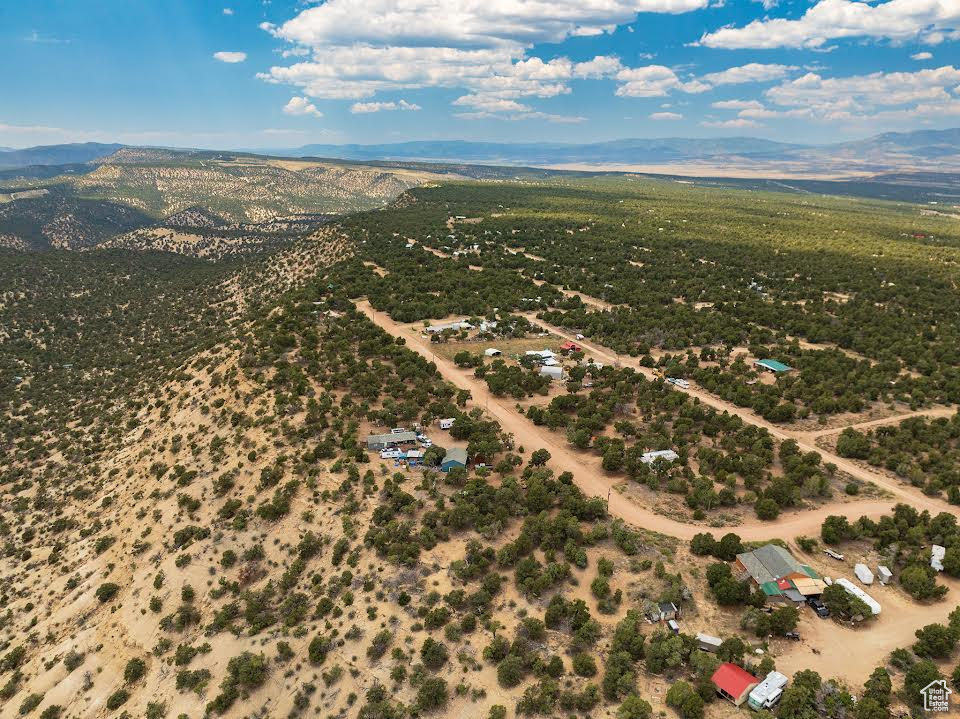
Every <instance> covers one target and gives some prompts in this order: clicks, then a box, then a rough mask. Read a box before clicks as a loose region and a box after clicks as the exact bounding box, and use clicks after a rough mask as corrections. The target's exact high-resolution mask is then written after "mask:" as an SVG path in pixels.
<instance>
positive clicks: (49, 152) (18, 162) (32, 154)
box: [0, 142, 123, 170]
mask: <svg viewBox="0 0 960 719" xmlns="http://www.w3.org/2000/svg"><path fill="white" fill-rule="evenodd" d="M121 147H123V145H119V144H103V143H99V142H77V143H69V144H65V145H38V146H37V147H27V148H24V149H22V150H14V149H10V148H0V170H2V169H8V168H17V167H29V166H31V165H71V164H78V163H84V162H93V161H95V160H99V159H102V158H104V157H107V156H108V155H112V154H113V153H114V152H116V151H117V150H119V149H120V148H121Z"/></svg>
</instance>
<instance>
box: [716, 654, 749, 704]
mask: <svg viewBox="0 0 960 719" xmlns="http://www.w3.org/2000/svg"><path fill="white" fill-rule="evenodd" d="M710 681H711V682H712V683H713V686H714V687H716V689H717V694H719V695H720V696H722V697H724V698H725V699H729V700H730V701H732V702H733V703H734V705H735V706H740V705H741V704H743V703H744V702H745V701H746V700H747V696H748V695H749V694H750V692H751V691H752V690H753V688H754V687H755V686H757V685H758V684H759V683H760V680H759V679H757V678H756V677H755V676H753V674H751V673H750V672H748V671H747V670H746V669H744V668H743V667H738V666H737V665H736V664H732V663H731V662H725V663H724V664H721V665H720V666H719V667H717V671H715V672H714V673H713V676H712V677H710Z"/></svg>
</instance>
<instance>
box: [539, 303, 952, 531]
mask: <svg viewBox="0 0 960 719" xmlns="http://www.w3.org/2000/svg"><path fill="white" fill-rule="evenodd" d="M526 316H527V318H528V319H530V320H531V321H533V322H536V323H538V324H540V325H541V326H543V327H545V328H546V329H548V330H550V331H551V332H553V333H554V334H556V335H558V336H560V337H562V338H563V339H567V340H571V341H575V342H576V343H577V344H579V345H580V346H581V347H582V348H583V350H584V353H585V354H587V355H592V356H593V357H595V358H597V359H603V360H605V361H607V362H610V363H619V364H620V365H621V366H626V367H632V368H633V369H635V370H637V371H638V372H641V373H642V374H644V375H646V376H647V377H648V378H650V379H653V378H654V377H656V375H655V373H654V371H653V370H652V369H650V368H649V367H644V366H642V365H641V364H640V363H639V361H638V360H637V359H636V358H634V357H630V356H627V355H619V354H617V353H615V352H614V351H613V350H610V349H608V348H606V347H603V346H602V345H599V344H597V343H595V342H590V341H588V340H577V339H575V335H574V334H573V333H571V332H569V331H567V330H564V329H562V328H560V327H556V326H554V325H551V324H549V323H547V322H544V321H543V320H540V319H537V317H536V314H535V313H532V312H529V313H526ZM676 389H677V391H679V392H685V393H686V394H689V395H691V396H692V397H696V398H697V399H699V400H700V401H701V402H703V403H704V404H706V405H709V406H710V407H713V408H715V409H717V410H720V411H725V412H728V413H730V414H735V415H737V416H738V417H740V418H741V419H743V420H744V421H745V422H749V423H750V424H753V425H756V426H758V427H763V428H764V429H766V430H767V431H768V432H770V434H771V435H773V436H774V437H776V438H777V439H780V440H786V439H792V440H794V441H796V443H797V444H798V445H799V447H800V449H801V450H802V451H804V452H819V453H820V455H821V456H822V457H823V461H824V462H831V463H833V464H835V465H836V466H837V468H838V469H840V470H842V471H844V472H846V473H847V474H849V475H850V476H851V477H854V478H855V479H859V480H861V481H863V482H870V483H872V484H875V485H876V486H878V487H880V488H881V489H883V490H885V491H887V492H889V493H890V494H892V495H893V497H894V498H895V499H896V500H897V501H899V502H907V503H909V504H911V505H913V506H914V507H916V508H917V509H921V510H923V509H928V510H930V511H931V512H933V513H934V514H937V513H939V512H953V511H955V509H954V508H953V507H951V506H950V505H949V504H948V503H947V502H945V501H943V500H941V499H937V498H935V497H928V496H927V495H925V494H923V492H921V491H920V490H918V489H916V488H914V487H911V486H908V485H905V484H903V483H901V482H898V481H896V480H893V479H890V478H888V477H884V476H882V475H880V474H878V473H876V472H872V471H870V470H869V469H866V468H864V467H861V466H860V465H859V464H857V463H856V462H852V461H850V460H848V459H844V458H843V457H840V456H839V455H837V454H834V453H833V452H829V451H827V450H824V449H820V448H819V447H817V446H816V445H815V444H814V442H815V440H816V437H817V433H816V432H794V431H790V430H786V429H784V428H782V427H778V426H777V425H775V424H773V423H771V422H768V421H767V420H765V419H763V417H761V416H760V415H758V414H756V413H754V412H752V411H750V410H748V409H745V408H743V407H738V406H737V405H735V404H733V403H732V402H728V401H726V400H724V399H721V398H720V397H717V396H716V395H713V394H710V393H709V392H705V391H703V390H700V389H697V388H696V387H690V388H689V389H680V388H679V387H677V388H676ZM943 409H944V410H947V409H948V408H943ZM938 411H941V410H929V412H938ZM904 418H905V417H904V416H903V415H901V416H900V419H904ZM896 419H897V418H887V419H884V420H878V423H885V422H890V421H896ZM868 424H869V423H868ZM842 430H843V428H842V427H838V428H835V429H832V430H829V432H840V431H842ZM886 504H887V506H888V507H889V506H892V505H891V503H889V502H888V503H886ZM852 506H855V505H847V508H850V507H852ZM834 511H836V510H834ZM804 516H806V515H804ZM779 524H780V523H779V522H778V525H779Z"/></svg>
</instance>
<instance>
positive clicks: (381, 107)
mask: <svg viewBox="0 0 960 719" xmlns="http://www.w3.org/2000/svg"><path fill="white" fill-rule="evenodd" d="M421 109H423V108H421V107H420V106H419V105H417V104H416V103H413V102H407V101H406V100H400V101H399V102H355V103H353V105H351V106H350V112H352V113H354V114H355V115H360V114H364V113H371V112H384V111H388V110H408V111H417V110H421Z"/></svg>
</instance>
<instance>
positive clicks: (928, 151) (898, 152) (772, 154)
mask: <svg viewBox="0 0 960 719" xmlns="http://www.w3.org/2000/svg"><path fill="white" fill-rule="evenodd" d="M271 152H272V154H278V155H285V156H290V157H294V156H295V157H305V156H311V157H337V158H340V159H344V160H357V161H375V160H381V161H384V160H393V161H432V162H474V163H480V164H500V165H513V166H517V165H529V166H541V167H544V166H546V167H583V168H593V169H604V167H605V166H607V167H608V168H609V169H621V170H629V169H630V166H635V167H636V168H637V170H638V171H654V170H653V169H652V168H653V166H657V165H663V166H665V169H664V171H666V172H677V173H678V174H683V168H682V167H681V166H683V165H685V166H687V167H688V168H689V169H690V170H691V172H690V174H701V175H702V174H729V175H730V176H735V175H736V174H737V172H740V173H742V174H743V175H744V176H748V177H749V176H754V177H759V176H762V175H764V174H766V175H768V176H779V175H800V176H802V175H807V176H813V175H824V176H826V175H836V176H849V175H851V174H859V175H864V176H866V175H872V174H877V173H883V172H892V171H909V170H922V171H930V172H948V171H958V170H960V128H952V129H947V130H917V131H913V132H888V133H883V134H881V135H875V136H873V137H869V138H866V139H863V140H854V141H848V142H838V143H832V144H825V145H811V144H796V143H786V142H777V141H774V140H764V139H761V138H755V137H723V138H699V139H698V138H679V137H674V138H662V139H624V140H610V141H606V142H594V143H584V144H573V143H547V142H543V143H496V142H470V141H465V140H438V141H414V142H401V143H391V144H377V145H357V144H350V145H304V146H303V147H298V148H295V149H291V150H272V151H271ZM667 167H669V168H670V169H666V168H667ZM700 170H702V172H701V171H700ZM718 170H729V172H722V173H721V172H718Z"/></svg>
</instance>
